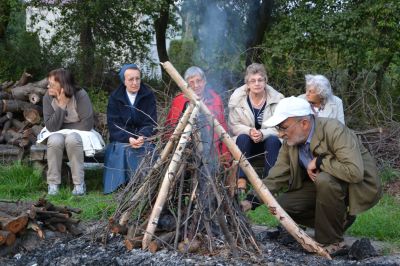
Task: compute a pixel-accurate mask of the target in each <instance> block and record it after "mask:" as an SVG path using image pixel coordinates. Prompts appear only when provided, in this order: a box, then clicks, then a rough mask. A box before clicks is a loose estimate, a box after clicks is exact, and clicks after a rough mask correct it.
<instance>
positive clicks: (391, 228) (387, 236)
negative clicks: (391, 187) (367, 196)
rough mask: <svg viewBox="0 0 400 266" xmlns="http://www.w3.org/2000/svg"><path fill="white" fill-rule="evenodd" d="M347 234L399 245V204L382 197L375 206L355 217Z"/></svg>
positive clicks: (395, 200) (391, 198)
mask: <svg viewBox="0 0 400 266" xmlns="http://www.w3.org/2000/svg"><path fill="white" fill-rule="evenodd" d="M347 233H348V234H349V235H353V236H365V237H372V238H374V239H376V240H382V241H389V242H396V243H397V244H400V202H399V201H398V200H397V199H395V198H394V197H391V196H389V195H384V196H383V197H382V199H381V200H380V202H379V203H378V204H377V205H376V206H374V207H373V208H372V209H369V210H368V211H366V212H364V213H362V214H361V215H358V216H357V220H356V222H355V223H354V224H353V225H352V226H351V227H350V228H349V230H348V232H347Z"/></svg>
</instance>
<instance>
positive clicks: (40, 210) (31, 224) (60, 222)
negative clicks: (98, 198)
mask: <svg viewBox="0 0 400 266" xmlns="http://www.w3.org/2000/svg"><path fill="white" fill-rule="evenodd" d="M80 212H81V210H80V209H75V208H71V207H66V206H56V205H53V204H52V203H50V202H48V201H46V200H45V199H39V200H38V202H35V203H30V202H10V201H1V202H0V249H1V246H4V247H6V246H12V245H13V244H14V243H15V241H16V238H17V237H19V236H22V235H24V234H25V233H26V231H27V230H33V231H35V232H36V233H37V235H38V236H39V237H40V238H41V239H43V238H45V232H44V230H45V229H49V230H52V231H58V232H61V233H67V232H69V233H71V234H72V235H75V236H76V235H80V234H81V233H82V232H81V231H80V230H79V229H78V228H77V227H76V226H77V224H78V223H79V220H78V219H76V218H73V217H72V215H73V213H80Z"/></svg>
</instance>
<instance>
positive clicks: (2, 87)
mask: <svg viewBox="0 0 400 266" xmlns="http://www.w3.org/2000/svg"><path fill="white" fill-rule="evenodd" d="M12 85H14V81H5V82H3V83H2V84H1V86H0V87H1V89H2V90H3V91H6V90H7V89H8V88H10V87H11V86H12Z"/></svg>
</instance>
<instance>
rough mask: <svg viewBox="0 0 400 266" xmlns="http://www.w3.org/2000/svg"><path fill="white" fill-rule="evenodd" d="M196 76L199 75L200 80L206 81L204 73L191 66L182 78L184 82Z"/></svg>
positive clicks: (198, 68)
mask: <svg viewBox="0 0 400 266" xmlns="http://www.w3.org/2000/svg"><path fill="white" fill-rule="evenodd" d="M196 75H199V76H200V77H201V79H202V80H204V81H207V80H206V75H205V74H204V71H203V70H202V69H201V68H200V67H197V66H191V67H189V68H188V69H186V71H185V75H184V78H185V80H186V81H188V79H189V78H191V77H193V76H196Z"/></svg>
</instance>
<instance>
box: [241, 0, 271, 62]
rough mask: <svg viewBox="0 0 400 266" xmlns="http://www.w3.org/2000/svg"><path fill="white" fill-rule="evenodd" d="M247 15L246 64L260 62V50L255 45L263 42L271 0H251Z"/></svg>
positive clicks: (269, 19)
mask: <svg viewBox="0 0 400 266" xmlns="http://www.w3.org/2000/svg"><path fill="white" fill-rule="evenodd" d="M249 2H251V3H250V5H251V8H250V11H249V15H248V20H249V24H248V32H249V36H248V39H247V42H246V51H247V52H246V66H248V65H250V64H251V63H262V58H261V55H262V51H261V50H259V49H258V48H257V47H258V46H259V45H261V44H262V43H263V40H264V35H265V32H266V30H267V27H268V26H269V25H270V24H271V14H272V7H273V0H265V1H262V3H261V5H260V1H257V0H252V1H249Z"/></svg>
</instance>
